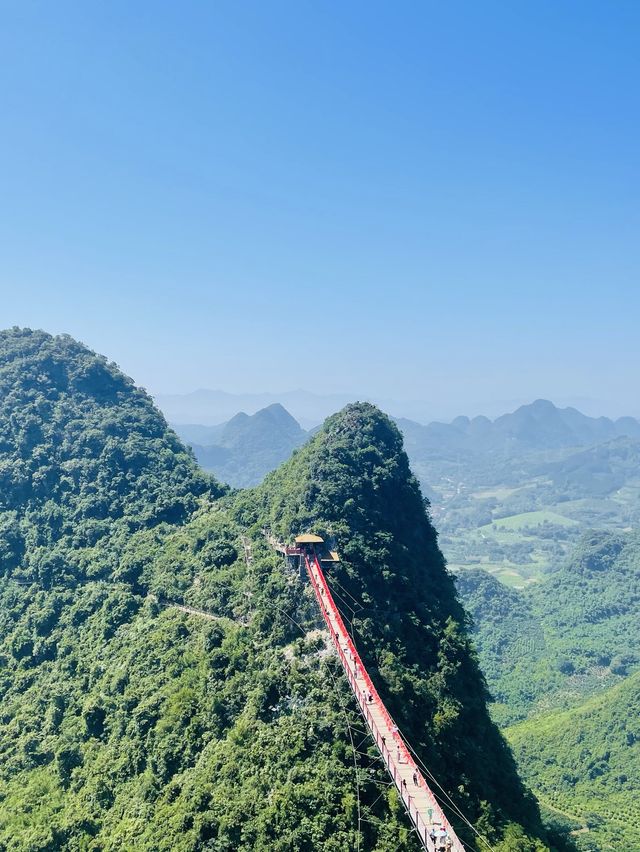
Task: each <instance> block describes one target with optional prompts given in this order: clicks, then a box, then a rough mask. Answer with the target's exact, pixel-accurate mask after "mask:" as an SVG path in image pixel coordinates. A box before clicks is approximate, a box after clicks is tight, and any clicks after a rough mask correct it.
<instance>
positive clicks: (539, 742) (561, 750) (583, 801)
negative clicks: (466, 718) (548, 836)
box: [507, 673, 640, 852]
mask: <svg viewBox="0 0 640 852" xmlns="http://www.w3.org/2000/svg"><path fill="white" fill-rule="evenodd" d="M507 736H508V738H509V741H510V743H511V745H512V746H513V748H514V751H515V754H516V757H517V759H518V764H519V766H520V768H521V770H522V772H523V773H524V775H525V777H526V778H527V780H528V782H529V783H530V784H531V785H532V787H533V789H534V790H535V791H536V793H538V794H539V795H540V797H541V800H542V801H543V802H544V803H545V804H547V805H548V806H549V808H550V809H555V811H556V814H558V813H564V814H566V815H569V816H570V817H572V818H573V819H574V821H575V823H576V825H579V826H582V827H584V828H588V829H589V830H588V831H582V832H580V833H578V834H576V835H575V836H576V839H577V840H578V841H579V842H580V847H581V848H583V849H585V850H602V852H604V850H609V849H613V850H619V852H621V850H631V849H639V848H640V811H639V810H638V798H639V797H640V673H637V674H635V675H632V676H631V677H629V678H627V679H626V680H625V681H624V682H623V683H621V684H620V685H619V686H616V687H614V688H612V689H610V690H608V691H607V692H605V693H604V694H603V695H599V696H597V697H596V698H593V699H591V700H590V701H588V702H587V703H586V704H584V705H583V706H581V707H579V708H576V709H574V710H570V711H565V712H562V713H555V714H550V715H548V716H545V717H542V718H535V719H531V720H530V721H528V722H523V723H522V724H520V725H516V726H515V727H513V728H510V729H509V730H508V731H507Z"/></svg>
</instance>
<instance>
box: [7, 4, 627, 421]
mask: <svg viewBox="0 0 640 852" xmlns="http://www.w3.org/2000/svg"><path fill="white" fill-rule="evenodd" d="M639 24H640V6H638V4H633V3H629V2H621V3H619V4H616V6H615V8H612V7H611V6H604V5H602V4H598V3H591V2H586V3H583V4H581V5H580V13H579V14H576V13H575V10H574V9H573V8H572V7H571V8H570V7H566V8H562V7H558V6H557V5H551V4H544V3H543V4H535V5H529V6H526V7H518V8H515V7H513V8H512V7H509V6H507V5H505V4H492V3H490V4H489V5H486V4H483V5H482V6H479V5H478V4H473V3H470V2H463V3H462V4H457V5H456V6H455V7H454V6H446V5H436V4H432V5H431V4H411V3H409V4H406V5H402V6H400V7H398V6H394V7H385V6H375V7H372V6H371V5H370V4H364V3H358V2H356V3H354V4H352V5H350V6H349V7H344V6H337V5H336V6H333V7H332V6H329V7H325V6H315V7H314V6H312V5H300V4H296V3H292V2H284V3H282V4H278V5H277V6H270V5H269V6H265V5H264V4H260V3H256V2H253V3H251V2H250V3H247V4H243V5H242V7H238V6H236V5H235V4H231V3H226V2H221V3H219V4H216V5H215V7H211V6H204V7H203V6H202V5H201V4H192V3H186V4H182V5H181V6H180V8H179V9H178V7H175V8H172V7H170V6H166V5H165V6H161V7H158V8H157V9H156V10H154V14H153V16H150V15H149V14H148V12H147V10H146V9H145V8H144V6H143V7H138V6H132V5H131V4H124V3H122V2H119V1H118V2H115V3H113V4H109V5H108V6H102V5H97V4H87V5H84V6H78V5H77V4H74V3H68V2H62V3H61V4H56V6H55V8H54V7H46V6H42V5H38V4H36V5H29V4H18V5H10V6H8V7H7V8H6V9H5V15H4V19H3V30H2V33H0V46H1V47H2V50H3V57H4V60H5V61H4V62H3V67H2V69H0V79H1V80H2V82H3V83H4V85H3V91H4V93H5V102H4V109H3V111H2V114H1V115H0V127H1V128H2V133H1V134H0V152H1V153H2V163H3V166H2V177H3V200H4V204H3V206H2V210H0V240H1V241H2V248H3V251H2V262H1V264H0V282H1V284H2V296H3V298H2V308H1V310H2V316H3V318H4V319H3V322H2V325H4V326H12V325H20V326H30V327H33V328H38V327H40V328H44V329H46V330H48V331H51V332H54V333H58V332H67V333H69V334H71V335H73V336H74V337H76V338H79V339H80V340H82V341H84V342H85V343H87V345H89V346H90V347H91V348H93V349H95V350H97V351H98V352H101V353H103V354H105V355H106V356H107V357H108V358H109V359H112V360H113V361H115V362H116V363H118V364H119V365H120V366H121V367H122V369H123V370H124V371H125V372H126V373H128V374H129V375H131V376H132V377H133V378H134V380H135V381H136V382H137V383H139V384H140V385H142V386H144V387H147V388H148V389H149V390H150V391H151V392H152V393H153V394H154V395H162V394H165V395H166V394H168V393H175V392H177V391H180V392H183V393H185V392H188V391H190V390H193V389H195V388H198V387H209V388H224V389H227V390H233V389H240V391H241V392H245V391H246V390H252V391H256V390H258V391H259V390H261V389H266V388H268V389H274V388H275V389H276V390H278V389H281V388H298V387H302V388H307V389H309V391H312V392H315V393H318V394H343V395H348V396H352V395H355V396H359V397H372V398H379V399H392V400H405V401H411V400H419V401H421V402H423V403H424V404H425V405H426V404H428V405H431V406H432V407H433V414H434V416H436V417H442V416H445V415H447V414H448V413H451V415H452V416H455V414H459V413H468V414H469V415H472V414H474V413H477V412H478V411H481V410H483V408H484V407H486V406H489V407H492V406H493V407H495V406H496V405H498V404H499V401H500V400H502V401H509V400H513V401H515V400H528V401H531V400H533V399H536V398H540V397H543V398H549V399H552V400H554V401H562V400H571V399H577V400H580V399H583V400H593V401H594V405H595V408H594V409H593V410H594V411H595V410H596V409H597V408H600V409H601V410H602V413H605V414H612V415H615V414H617V413H634V412H635V413H638V404H637V403H636V401H635V396H636V386H637V376H638V368H639V367H640V336H639V335H638V333H637V318H638V316H640V288H639V287H638V286H637V284H638V279H639V274H638V273H639V272H640V241H638V239H637V233H638V205H637V198H638V196H639V194H640V169H639V168H638V166H639V165H640V146H638V121H639V118H638V116H639V115H640V110H639V109H638V106H639V104H638V100H639V99H640V88H639V87H638V86H637V81H638V79H640V54H638V51H637V45H636V38H635V34H636V33H637V32H638V25H639ZM578 407H579V406H578Z"/></svg>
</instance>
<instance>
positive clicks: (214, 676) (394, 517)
mask: <svg viewBox="0 0 640 852" xmlns="http://www.w3.org/2000/svg"><path fill="white" fill-rule="evenodd" d="M0 364H1V367H0V389H1V391H2V392H1V394H0V453H1V455H0V464H1V465H2V467H1V470H2V478H1V480H0V571H1V574H2V578H1V579H0V598H1V602H2V606H1V608H0V613H1V614H0V695H1V699H0V702H1V703H0V711H1V712H0V755H1V760H0V803H1V804H0V849H2V850H6V852H27V850H29V852H35V850H42V851H43V852H44V850H50V851H51V852H53V850H74V852H75V851H76V850H78V852H79V850H83V852H84V850H104V852H107V850H109V852H111V850H129V849H134V848H135V849H136V850H142V852H152V850H154V852H155V850H178V852H191V850H194V852H195V850H211V852H242V850H246V852H248V850H258V849H259V850H263V849H264V850H283V852H284V850H309V852H311V850H326V851H327V852H344V850H346V849H349V850H352V849H354V850H361V852H367V850H371V852H373V851H374V850H375V852H398V851H399V850H407V852H412V850H416V848H417V846H416V841H415V839H414V836H413V835H412V833H411V831H410V824H409V822H408V820H407V819H406V817H405V815H404V812H403V810H402V807H401V806H400V804H399V802H398V800H397V797H396V796H395V794H394V793H393V791H392V790H391V789H390V788H389V787H388V786H387V785H386V784H385V783H384V782H385V781H386V779H385V777H384V773H383V771H382V769H381V763H380V762H379V760H378V759H377V757H376V754H375V752H374V751H373V749H372V748H371V747H370V746H368V744H367V741H366V739H365V740H364V741H363V743H362V746H361V747H360V748H359V749H358V750H354V746H353V742H352V741H351V740H350V736H349V733H350V731H352V730H353V727H354V726H355V727H356V728H358V727H359V725H360V724H361V723H360V722H359V719H358V717H357V714H356V713H355V708H354V706H353V704H352V703H351V701H350V700H349V693H348V689H347V688H346V681H345V680H344V679H343V677H342V675H341V673H340V670H339V666H338V665H337V662H336V659H335V658H334V657H333V655H332V654H331V653H328V649H327V647H326V643H325V639H326V637H325V636H324V634H323V631H322V629H321V628H322V624H321V622H320V619H319V615H318V613H317V610H316V607H315V603H314V601H313V597H312V595H311V593H310V590H309V588H308V586H307V584H306V583H304V582H302V581H301V579H300V577H299V576H298V575H297V573H292V572H291V571H288V570H287V568H286V566H285V565H283V563H282V561H281V560H280V558H279V557H278V556H277V555H276V554H275V553H274V552H273V551H272V550H271V549H270V548H269V546H268V544H267V542H266V540H265V537H264V534H263V529H264V528H265V527H269V528H270V529H271V530H272V531H273V532H274V533H276V534H277V535H280V536H282V537H285V538H289V537H290V536H291V535H292V534H294V533H295V532H297V531H299V530H302V529H314V530H316V531H322V532H323V533H324V534H325V535H327V536H330V537H332V538H333V539H334V540H335V543H336V545H337V546H338V548H339V549H340V551H341V554H342V557H343V562H342V564H341V566H340V568H339V569H338V570H337V571H336V573H335V577H334V578H333V581H334V582H335V583H336V584H340V588H342V589H343V592H344V596H345V601H351V604H349V606H353V607H354V608H355V610H357V611H354V609H352V610H351V612H350V613H347V612H346V611H345V615H347V616H348V617H349V619H350V623H351V624H352V625H353V630H354V633H355V636H356V641H357V642H358V644H359V646H360V647H361V649H362V653H363V654H364V656H365V657H366V659H367V662H368V664H369V665H370V666H371V669H372V673H373V676H374V678H375V680H376V683H377V685H378V686H379V687H380V690H381V692H382V693H383V694H384V696H385V698H386V699H387V700H388V701H389V704H390V706H391V708H392V710H393V712H394V713H396V714H397V717H398V719H399V721H400V723H401V725H402V726H403V729H406V731H407V733H408V734H409V737H410V739H411V740H412V742H413V744H414V746H415V748H416V749H417V751H418V752H419V753H420V755H421V756H422V757H423V758H424V759H425V760H427V761H429V762H430V764H431V766H432V768H433V770H434V772H435V773H436V774H437V776H438V777H439V779H440V780H441V782H442V784H443V787H444V788H445V789H446V790H447V792H448V794H449V795H450V796H451V797H452V798H453V799H454V800H455V801H456V803H457V804H458V805H459V806H460V807H461V808H462V810H463V811H464V812H465V813H466V814H467V815H468V816H469V817H470V818H471V819H472V820H474V821H475V822H476V825H477V826H478V828H479V829H480V830H481V831H482V833H483V834H485V835H486V836H488V837H489V839H490V841H491V843H492V844H493V847H494V848H495V849H496V850H500V852H507V850H511V852H527V850H531V852H534V851H535V852H542V850H544V849H547V848H558V849H559V848H561V842H560V840H553V839H552V838H551V836H548V837H547V836H546V835H545V832H544V831H543V829H542V827H541V824H540V820H539V815H538V810H537V806H536V803H535V801H534V800H533V798H532V797H531V795H530V794H529V793H527V791H526V790H525V789H524V787H523V786H522V785H521V783H520V781H519V780H518V776H517V773H516V770H515V765H514V762H513V759H512V757H511V754H510V752H509V749H508V747H507V746H506V743H505V742H504V740H503V739H502V737H501V735H500V734H499V733H498V731H497V729H496V728H495V727H494V725H493V724H492V722H491V721H490V719H489V716H488V714H487V709H486V703H485V702H486V688H485V686H484V682H483V678H482V676H481V674H480V672H479V669H478V665H477V662H476V660H475V657H474V654H473V652H472V650H471V648H470V645H469V640H468V637H467V630H466V616H465V613H464V610H463V609H462V607H461V605H460V603H459V602H458V600H457V597H456V594H455V590H454V586H453V581H452V578H451V577H450V575H449V574H448V573H447V571H446V569H445V566H444V562H443V559H442V556H441V554H440V551H439V549H438V546H437V541H436V535H435V532H434V529H433V527H432V525H431V523H430V521H429V518H428V514H427V511H426V508H425V505H424V503H423V501H422V498H421V495H420V491H419V488H418V485H417V482H416V480H415V479H414V478H413V476H412V475H411V473H410V471H409V466H408V461H407V458H406V455H405V453H404V451H403V449H402V440H401V437H400V434H399V432H398V430H397V428H396V427H395V426H394V425H393V424H392V423H391V422H390V421H389V420H388V419H387V418H386V417H385V416H384V415H382V414H381V413H380V412H378V411H377V410H376V409H374V408H373V407H371V406H366V405H356V406H350V407H348V408H347V409H345V410H344V411H343V412H341V413H340V414H339V415H336V416H335V417H333V418H331V419H330V420H329V421H328V422H327V424H326V425H325V427H324V428H323V430H322V431H321V432H320V433H319V434H318V435H317V436H316V437H315V438H314V439H313V440H312V441H311V442H310V443H309V444H308V445H306V446H305V447H303V448H302V449H301V450H299V451H298V452H297V453H296V454H295V455H294V457H293V458H292V459H291V461H290V462H288V463H287V464H285V465H284V466H283V467H282V468H281V469H279V470H278V471H276V472H275V473H273V474H271V476H270V477H268V478H267V480H266V481H265V483H264V484H263V485H262V486H260V487H259V488H258V489H256V490H254V491H247V492H228V491H226V490H225V489H224V488H223V487H222V486H220V485H218V484H217V483H216V482H215V481H214V480H212V479H211V478H209V477H207V476H206V475H205V474H203V473H201V472H200V471H199V469H198V467H197V465H196V463H195V460H194V458H193V457H192V456H191V455H190V454H189V452H187V451H186V450H185V449H184V447H183V446H182V445H181V443H180V442H179V440H178V439H177V437H176V435H175V434H174V433H173V432H172V431H171V430H170V429H169V428H168V427H167V425H166V423H165V421H164V419H163V418H162V416H161V415H160V414H159V413H158V412H157V410H156V409H155V408H154V406H153V404H152V403H151V400H150V399H149V397H148V396H147V395H146V394H145V393H144V392H142V391H140V390H139V389H137V388H135V386H134V385H133V383H132V382H131V381H130V380H128V379H127V378H125V377H124V376H123V375H122V374H121V373H120V372H119V370H118V369H117V368H116V367H115V366H114V365H112V364H109V363H107V362H106V361H105V360H104V359H103V358H100V357H99V356H96V355H95V354H94V353H92V352H90V351H89V350H87V349H86V347H84V346H82V345H81V344H79V343H77V342H75V341H73V340H72V339H70V338H68V337H64V336H62V337H55V338H54V337H51V336H49V335H47V334H44V333H43V332H31V331H29V330H19V329H13V330H11V331H8V332H4V333H2V335H1V336H0ZM345 610H346V606H345ZM358 751H359V752H360V753H358ZM354 763H355V765H354ZM451 816H452V819H453V820H454V821H455V815H451ZM457 824H458V825H459V820H458V821H457ZM460 828H461V830H462V831H463V832H464V826H460ZM545 837H546V840H545V839H544V838H545ZM465 839H466V840H467V842H468V843H469V845H470V846H471V847H474V844H475V843H476V840H475V837H474V836H471V835H470V834H466V835H465Z"/></svg>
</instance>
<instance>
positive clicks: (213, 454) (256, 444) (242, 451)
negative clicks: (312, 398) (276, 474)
mask: <svg viewBox="0 0 640 852" xmlns="http://www.w3.org/2000/svg"><path fill="white" fill-rule="evenodd" d="M198 429H199V430H202V431H200V433H199V437H200V440H195V439H193V438H190V437H189V435H191V436H196V437H197V436H198ZM176 430H177V431H178V434H180V436H181V437H182V438H183V439H184V440H185V441H188V442H189V443H190V444H191V446H192V448H193V451H194V453H195V455H196V458H197V460H198V461H199V462H200V464H201V465H202V467H203V468H204V470H206V471H209V472H210V473H213V474H215V476H216V477H217V478H218V479H220V480H222V481H223V482H226V483H228V484H229V485H232V486H234V487H238V488H244V487H247V486H251V485H257V484H258V483H259V482H260V481H261V480H262V479H264V477H265V475H266V474H267V473H269V471H271V470H273V469H274V468H276V467H277V466H278V465H279V464H281V463H282V462H283V461H285V460H286V459H288V458H289V456H290V455H291V453H292V452H293V450H295V449H296V448H297V447H299V446H301V444H303V443H304V442H305V441H306V440H307V439H308V437H309V435H308V434H307V432H305V431H304V429H302V428H301V427H300V425H299V424H298V422H297V421H296V420H295V419H294V418H293V417H292V416H291V415H290V414H289V412H288V411H287V410H286V409H285V408H283V407H282V406H281V405H280V404H278V403H274V404H273V405H270V406H268V407H267V408H263V409H261V410H260V411H257V412H256V413H255V414H253V415H248V414H245V413H244V412H240V413H239V414H236V415H235V416H234V417H232V418H231V420H229V422H228V423H223V424H221V425H220V426H212V427H194V426H190V427H180V426H176Z"/></svg>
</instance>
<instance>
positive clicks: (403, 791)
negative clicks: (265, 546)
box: [288, 548, 465, 852]
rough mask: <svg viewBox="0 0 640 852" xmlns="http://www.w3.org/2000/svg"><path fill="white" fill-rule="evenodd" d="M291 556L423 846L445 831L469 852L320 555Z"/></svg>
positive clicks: (457, 851)
mask: <svg viewBox="0 0 640 852" xmlns="http://www.w3.org/2000/svg"><path fill="white" fill-rule="evenodd" d="M288 550H290V552H291V553H296V554H300V555H301V557H302V558H303V559H304V562H305V566H306V569H307V573H308V575H309V579H310V580H311V585H312V586H313V589H314V591H315V594H316V598H317V599H318V603H319V604H320V609H321V611H322V615H323V617H324V620H325V622H326V623H327V627H328V628H329V632H330V634H331V639H332V641H333V644H334V645H335V647H336V650H337V651H338V656H339V657H340V661H341V662H342V666H343V668H344V670H345V673H346V675H347V678H348V680H349V684H350V685H351V689H352V691H353V694H354V695H355V698H356V701H357V702H358V706H359V708H360V712H361V713H362V715H363V717H364V719H365V721H366V723H367V726H368V728H369V730H370V731H371V735H372V736H373V739H374V741H375V743H376V746H377V747H378V750H379V752H380V754H381V755H382V759H383V760H384V762H385V765H386V767H387V769H388V771H389V775H390V776H391V778H392V779H393V781H394V783H395V785H396V787H397V789H398V793H399V794H400V797H401V799H402V801H403V803H404V805H405V808H406V809H407V812H408V814H409V816H410V817H411V820H412V822H413V824H414V826H415V828H416V831H417V833H418V836H419V838H420V841H421V842H422V845H423V846H424V848H425V849H427V850H429V852H433V849H434V845H433V841H431V840H430V838H429V834H430V832H431V830H432V828H434V827H435V829H436V830H437V829H438V828H444V829H445V830H446V831H447V834H448V836H449V838H451V841H452V843H453V845H452V846H451V847H450V848H451V850H452V852H464V848H465V847H464V846H463V844H462V843H461V841H460V840H459V839H458V837H457V836H456V834H455V832H454V830H453V828H451V825H450V824H449V822H448V820H447V818H446V817H445V815H444V813H443V811H442V809H441V807H440V805H439V804H438V802H437V801H436V798H435V796H434V795H433V793H432V791H431V789H430V788H429V786H428V784H427V782H426V780H425V779H424V777H423V775H422V773H421V772H420V769H419V767H418V765H417V764H416V762H415V761H414V759H413V757H412V756H411V753H410V752H409V749H408V748H407V746H406V744H405V742H404V740H403V738H402V736H401V735H400V733H399V732H398V729H397V726H396V725H395V723H394V721H393V719H392V718H391V716H390V714H389V712H388V711H387V708H386V707H385V706H384V704H383V703H382V700H381V698H380V696H379V695H378V693H377V691H376V688H375V686H374V685H373V682H372V680H371V678H370V677H369V675H368V673H367V670H366V669H365V667H364V666H363V664H362V660H361V659H360V655H359V654H358V651H357V649H356V647H355V645H354V643H353V641H352V640H351V636H350V635H349V633H348V632H347V630H346V628H345V626H344V622H343V620H342V616H341V615H340V613H339V611H338V608H337V606H336V604H335V601H334V600H333V596H332V594H331V591H330V589H329V586H328V585H327V581H326V579H325V576H324V572H323V570H322V568H321V566H320V561H319V559H318V556H317V554H315V553H314V552H313V551H307V550H304V549H302V550H300V549H298V548H288ZM369 699H371V700H369ZM414 779H415V780H414ZM415 781H417V784H416V783H415ZM436 848H438V847H436Z"/></svg>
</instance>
